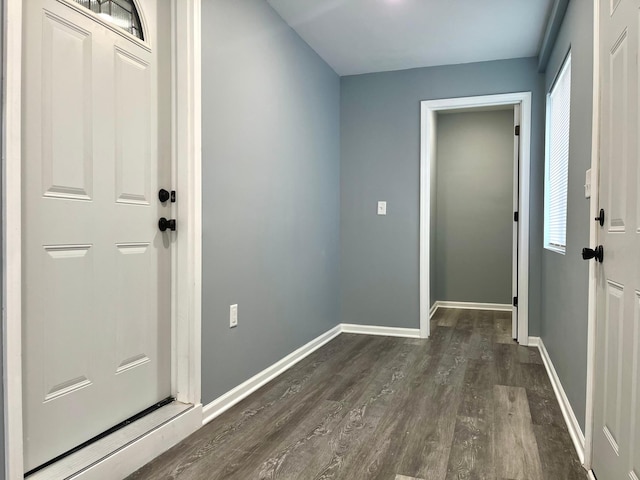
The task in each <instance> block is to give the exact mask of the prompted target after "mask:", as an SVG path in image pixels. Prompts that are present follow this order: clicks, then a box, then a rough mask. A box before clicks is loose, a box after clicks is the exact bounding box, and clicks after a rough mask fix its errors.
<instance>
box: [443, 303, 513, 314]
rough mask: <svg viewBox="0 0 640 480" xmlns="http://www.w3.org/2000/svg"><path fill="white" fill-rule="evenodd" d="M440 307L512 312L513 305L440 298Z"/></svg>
mask: <svg viewBox="0 0 640 480" xmlns="http://www.w3.org/2000/svg"><path fill="white" fill-rule="evenodd" d="M435 305H436V309H438V308H459V309H462V310H494V311H499V312H512V311H513V305H509V304H508V303H477V302H445V301H442V300H438V301H437V302H436V303H435Z"/></svg>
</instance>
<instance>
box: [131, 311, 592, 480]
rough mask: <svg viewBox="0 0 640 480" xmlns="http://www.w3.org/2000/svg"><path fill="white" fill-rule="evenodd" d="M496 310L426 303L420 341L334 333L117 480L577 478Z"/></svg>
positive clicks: (559, 428)
mask: <svg viewBox="0 0 640 480" xmlns="http://www.w3.org/2000/svg"><path fill="white" fill-rule="evenodd" d="M509 317H510V314H509V313H505V312H490V311H474V310H456V309H439V310H438V311H437V312H436V314H435V315H434V317H433V319H432V336H431V338H430V339H428V340H414V339H402V338H392V337H373V336H364V335H353V334H342V335H340V336H339V337H337V338H336V339H335V340H333V341H332V342H330V343H329V344H327V345H325V346H324V347H323V348H321V349H320V350H318V351H317V352H315V353H313V354H312V355H310V356H309V357H307V358H306V359H304V360H303V361H302V362H300V363H299V364H297V365H296V366H295V367H293V368H292V369H290V370H289V371H287V372H286V373H285V374H283V375H282V376H280V377H278V378H277V379H276V380H274V381H273V382H271V383H269V384H267V385H266V386H265V387H263V388H262V389H260V390H258V391H257V392H256V393H254V394H253V395H251V396H250V397H248V398H247V399H245V400H244V401H242V402H241V403H239V404H238V405H236V406H235V407H234V408H232V409H230V410H229V411H228V412H226V413H225V414H223V415H222V416H221V417H219V418H217V419H215V420H214V421H212V422H211V423H210V424H208V425H206V426H205V427H203V428H202V429H200V430H199V431H197V432H196V433H195V434H193V435H192V436H190V437H189V438H187V439H186V440H185V441H183V442H182V443H180V444H178V445H177V446H176V447H174V448H172V449H171V450H169V451H168V452H167V453H165V454H164V455H162V456H160V457H158V458H157V459H156V460H154V461H153V462H152V463H150V464H148V465H146V466H145V467H143V468H142V469H140V470H139V471H137V472H136V473H134V474H133V475H131V476H130V477H129V479H130V480H142V479H158V480H160V479H176V480H177V479H180V480H186V479H189V480H205V479H207V480H208V479H242V480H249V479H275V478H278V479H305V480H308V479H349V480H355V479H384V480H394V479H395V480H397V479H400V480H408V479H411V480H413V479H419V480H444V479H447V480H449V479H496V480H506V479H510V480H516V479H528V480H537V479H545V480H547V479H548V480H558V479H564V480H572V479H586V478H587V474H586V472H585V471H584V470H583V469H582V467H581V466H580V462H579V460H578V458H577V455H576V453H575V449H574V447H573V445H572V443H571V439H570V436H569V433H568V431H567V427H566V425H565V422H564V420H563V417H562V413H561V411H560V407H559V405H558V403H557V401H556V398H555V395H554V392H553V389H552V387H551V384H550V382H549V379H548V377H547V373H546V371H545V367H544V365H543V364H542V359H541V357H540V355H539V353H538V351H537V349H534V348H526V347H520V346H518V345H517V344H516V343H514V342H512V341H511V338H510V329H511V320H510V318H509Z"/></svg>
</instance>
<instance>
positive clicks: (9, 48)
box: [2, 0, 23, 480]
mask: <svg viewBox="0 0 640 480" xmlns="http://www.w3.org/2000/svg"><path fill="white" fill-rule="evenodd" d="M4 8H5V10H4V15H3V20H4V32H5V37H4V40H5V41H4V52H3V53H4V55H3V57H4V61H3V74H4V80H5V81H4V91H3V92H2V106H3V109H2V111H3V129H4V131H3V139H4V142H3V145H4V150H3V152H2V168H3V175H2V182H3V186H2V192H3V197H4V198H3V202H2V208H3V212H2V236H3V242H2V244H3V247H4V248H3V252H2V256H3V262H2V266H3V267H2V285H3V296H2V298H3V302H4V304H3V316H2V322H3V325H2V331H3V334H4V336H3V349H2V351H3V356H4V358H3V366H4V369H3V384H4V448H5V451H4V454H5V477H6V478H7V479H11V480H13V479H22V478H23V451H22V322H21V318H22V234H21V233H22V164H21V155H22V154H21V150H22V133H21V129H22V0H5V1H4Z"/></svg>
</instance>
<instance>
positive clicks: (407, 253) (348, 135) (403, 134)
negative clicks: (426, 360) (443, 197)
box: [340, 58, 544, 335]
mask: <svg viewBox="0 0 640 480" xmlns="http://www.w3.org/2000/svg"><path fill="white" fill-rule="evenodd" d="M341 83H342V90H341V117H340V122H341V153H342V155H341V170H340V171H341V177H340V190H341V216H340V226H341V230H340V236H341V266H340V268H341V278H342V290H341V291H342V319H343V321H344V322H348V323H360V324H371V325H386V326H392V327H409V328H418V326H419V292H418V285H419V196H420V153H419V148H420V134H419V127H420V101H421V100H432V99H438V98H451V97H462V96H470V95H487V94H498V93H507V92H519V91H531V92H532V94H533V105H532V107H533V108H532V110H533V112H532V114H533V131H532V145H531V164H532V165H531V236H530V239H529V242H530V246H531V253H530V259H529V260H530V265H531V269H530V274H529V277H530V278H529V281H530V304H529V305H530V306H529V328H530V334H531V335H538V334H539V333H540V332H539V324H540V275H541V269H540V264H541V245H542V217H543V215H542V178H543V172H544V162H543V159H544V155H543V146H544V129H543V127H544V122H543V115H544V93H543V92H544V77H543V76H542V75H541V74H539V73H538V71H537V60H536V59H535V58H524V59H515V60H504V61H495V62H484V63H475V64H465V65H452V66H443V67H428V68H420V69H413V70H403V71H396V72H386V73H374V74H367V75H356V76H348V77H342V78H341ZM378 200H387V201H388V202H389V203H388V207H387V208H388V214H387V216H385V217H382V216H377V215H376V201H378Z"/></svg>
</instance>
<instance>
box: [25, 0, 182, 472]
mask: <svg viewBox="0 0 640 480" xmlns="http://www.w3.org/2000/svg"><path fill="white" fill-rule="evenodd" d="M136 3H137V5H140V6H142V7H143V8H144V10H145V11H144V13H145V20H146V22H145V24H146V25H147V26H148V29H147V31H146V32H145V33H146V34H147V37H146V40H147V42H146V43H141V42H139V41H137V40H135V39H132V38H129V37H128V36H127V34H124V33H122V32H120V31H116V29H117V27H110V26H108V25H105V24H103V23H101V22H102V21H101V20H100V19H97V18H96V17H94V14H93V13H91V12H90V11H88V10H84V9H83V7H80V6H79V5H78V4H76V3H74V2H73V1H72V0H29V2H24V10H25V12H24V13H25V16H24V22H25V23H24V49H23V52H24V67H23V68H24V71H23V92H24V97H23V102H24V105H23V112H24V114H23V132H25V133H24V137H23V156H24V161H23V165H24V167H23V183H24V185H23V251H24V271H23V292H25V293H24V300H23V309H24V310H23V312H24V313H23V315H24V330H23V346H24V362H23V387H24V446H25V470H26V471H28V470H31V469H33V468H34V467H37V466H39V465H41V464H43V463H45V462H47V461H49V460H51V459H52V458H54V457H56V456H57V455H60V454H62V453H64V452H66V451H68V450H70V449H71V448H74V447H76V446H77V445H79V444H81V443H83V442H85V441H87V440H89V439H91V438H93V437H94V436H96V435H98V434H100V433H102V432H104V431H105V430H107V429H109V428H111V427H112V426H114V425H116V424H118V423H120V422H121V421H123V420H125V419H127V418H129V417H131V416H132V415H135V414H137V413H139V412H140V411H142V410H144V409H146V408H147V407H149V406H151V405H153V404H155V403H156V402H158V401H159V400H162V399H164V398H166V397H168V396H170V394H171V376H170V374H171V368H170V362H171V350H170V347H171V328H170V311H171V308H170V307H171V305H170V293H171V285H170V281H169V280H170V264H171V257H170V245H171V236H170V234H169V233H164V234H163V233H161V232H159V231H158V228H157V222H158V218H159V217H162V216H165V217H170V216H171V214H170V211H171V210H170V209H171V206H170V204H169V205H167V204H165V205H161V204H160V202H159V201H158V199H157V197H155V195H154V192H157V191H158V190H159V188H161V187H163V188H170V186H171V184H170V165H169V162H170V154H169V152H170V148H171V145H170V143H167V142H168V140H167V139H170V137H171V135H170V125H171V122H170V119H169V118H160V116H159V115H158V112H159V111H160V112H162V113H163V115H166V116H167V117H169V116H170V113H171V104H170V99H171V95H170V94H169V93H168V92H170V77H169V76H168V75H167V76H166V78H165V77H164V76H160V75H159V73H158V72H159V71H163V72H165V73H166V72H170V68H169V67H168V65H170V51H169V50H168V49H166V51H161V52H160V51H158V50H157V48H155V47H156V46H157V45H159V44H164V45H168V43H167V42H166V41H163V42H159V41H158V35H157V32H159V31H162V32H168V31H170V25H169V23H170V21H169V20H170V14H169V9H170V6H171V5H170V2H164V1H160V0H143V1H139V2H136ZM160 18H162V19H164V20H163V21H164V22H165V23H166V24H164V23H163V24H162V25H159V24H158V22H159V19H160ZM159 139H162V142H163V143H162V150H163V151H162V152H160V148H159V146H158V145H159V141H160V140H159Z"/></svg>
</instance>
